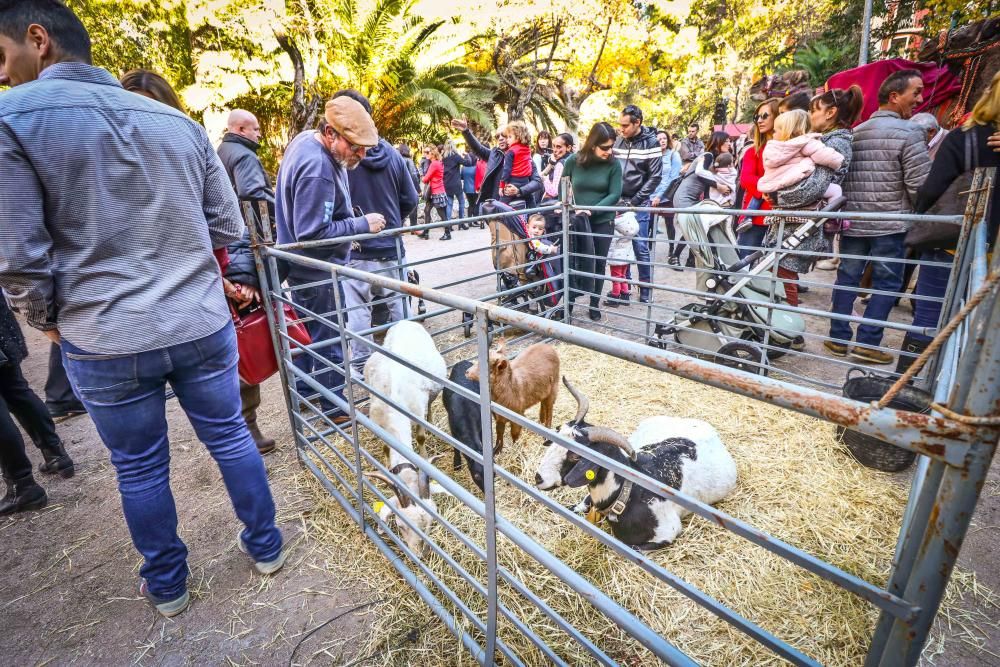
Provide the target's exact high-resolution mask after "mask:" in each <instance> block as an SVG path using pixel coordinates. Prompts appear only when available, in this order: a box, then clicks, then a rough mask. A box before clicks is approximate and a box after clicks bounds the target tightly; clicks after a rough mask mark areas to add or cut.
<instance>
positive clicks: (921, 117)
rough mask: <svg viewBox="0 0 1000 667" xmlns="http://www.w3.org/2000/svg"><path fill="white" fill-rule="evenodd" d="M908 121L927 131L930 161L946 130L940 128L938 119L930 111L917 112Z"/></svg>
mask: <svg viewBox="0 0 1000 667" xmlns="http://www.w3.org/2000/svg"><path fill="white" fill-rule="evenodd" d="M910 122H911V123H913V124H914V125H916V126H918V127H920V128H922V129H923V131H924V132H926V133H927V151H928V153H930V156H931V162H933V161H934V158H935V156H937V151H938V146H940V145H941V142H942V141H943V140H944V138H945V136H947V134H948V130H945V129H942V128H941V124H940V123H938V119H937V118H936V117H935V116H934V114H932V113H927V112H926V111H925V112H923V113H918V114H916V115H915V116H913V118H911V119H910Z"/></svg>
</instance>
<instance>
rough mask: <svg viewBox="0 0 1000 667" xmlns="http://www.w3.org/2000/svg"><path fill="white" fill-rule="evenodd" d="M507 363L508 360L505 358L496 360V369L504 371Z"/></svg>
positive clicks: (508, 363)
mask: <svg viewBox="0 0 1000 667" xmlns="http://www.w3.org/2000/svg"><path fill="white" fill-rule="evenodd" d="M509 365H510V362H509V361H507V360H506V359H501V360H499V361H498V362H497V370H498V371H505V370H507V366H509Z"/></svg>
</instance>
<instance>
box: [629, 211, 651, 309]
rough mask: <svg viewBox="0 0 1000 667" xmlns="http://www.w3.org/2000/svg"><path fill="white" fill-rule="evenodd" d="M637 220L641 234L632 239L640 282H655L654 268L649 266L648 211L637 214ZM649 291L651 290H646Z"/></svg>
mask: <svg viewBox="0 0 1000 667" xmlns="http://www.w3.org/2000/svg"><path fill="white" fill-rule="evenodd" d="M641 206H649V202H648V201H647V202H643V203H642V204H641ZM635 219H636V221H637V222H638V223H639V234H638V235H637V236H636V237H635V238H634V239H632V250H633V252H635V261H636V264H637V265H638V266H639V280H640V281H641V282H644V283H651V282H653V267H651V266H650V265H649V241H647V240H646V239H648V238H649V220H650V214H649V212H648V211H646V212H643V213H639V212H638V211H637V212H636V214H635ZM644 289H649V288H644Z"/></svg>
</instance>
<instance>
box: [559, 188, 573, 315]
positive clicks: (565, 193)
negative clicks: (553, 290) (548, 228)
mask: <svg viewBox="0 0 1000 667" xmlns="http://www.w3.org/2000/svg"><path fill="white" fill-rule="evenodd" d="M559 190H560V192H559V201H561V202H562V212H561V213H560V214H559V215H560V217H561V218H562V238H563V322H569V318H570V317H571V316H570V308H571V307H572V303H571V302H570V291H569V263H570V252H569V244H570V234H569V226H570V215H569V207H570V189H569V179H568V178H564V179H562V183H560V184H559Z"/></svg>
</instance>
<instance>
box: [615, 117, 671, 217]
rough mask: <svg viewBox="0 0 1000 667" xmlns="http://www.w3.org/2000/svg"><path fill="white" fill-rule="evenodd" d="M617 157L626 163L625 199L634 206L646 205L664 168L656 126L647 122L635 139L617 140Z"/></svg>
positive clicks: (624, 164) (623, 188)
mask: <svg viewBox="0 0 1000 667" xmlns="http://www.w3.org/2000/svg"><path fill="white" fill-rule="evenodd" d="M614 151H615V157H616V158H618V159H619V160H621V163H622V199H624V200H625V201H626V202H628V203H629V204H631V205H632V206H642V205H644V204H646V202H648V201H649V200H650V198H651V197H652V196H653V192H654V191H655V190H656V187H657V186H658V185H659V184H660V175H661V174H662V172H663V160H662V157H663V150H662V149H661V148H660V142H659V141H658V140H657V138H656V130H654V129H653V128H651V127H646V126H645V125H643V127H642V131H641V132H639V134H637V135H636V136H634V137H632V138H631V139H625V138H624V137H618V139H616V140H615V148H614Z"/></svg>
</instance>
